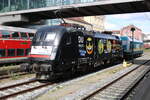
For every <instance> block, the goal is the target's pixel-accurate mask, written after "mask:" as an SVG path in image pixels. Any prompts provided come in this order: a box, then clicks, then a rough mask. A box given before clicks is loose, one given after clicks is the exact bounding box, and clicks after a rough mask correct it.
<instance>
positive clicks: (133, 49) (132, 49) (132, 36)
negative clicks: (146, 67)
mask: <svg viewBox="0 0 150 100" xmlns="http://www.w3.org/2000/svg"><path fill="white" fill-rule="evenodd" d="M133 54H134V32H133V31H132V63H134V58H133Z"/></svg>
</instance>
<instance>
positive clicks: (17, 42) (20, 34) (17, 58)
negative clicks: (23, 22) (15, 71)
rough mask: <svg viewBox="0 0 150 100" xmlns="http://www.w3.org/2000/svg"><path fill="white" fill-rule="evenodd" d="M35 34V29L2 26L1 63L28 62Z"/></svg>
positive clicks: (0, 29) (0, 28)
mask: <svg viewBox="0 0 150 100" xmlns="http://www.w3.org/2000/svg"><path fill="white" fill-rule="evenodd" d="M35 32H36V30H33V29H27V28H17V27H8V26H0V63H1V64H4V63H12V62H22V61H25V60H27V59H28V57H27V56H28V53H29V52H30V45H31V40H32V38H33V36H34V34H35Z"/></svg>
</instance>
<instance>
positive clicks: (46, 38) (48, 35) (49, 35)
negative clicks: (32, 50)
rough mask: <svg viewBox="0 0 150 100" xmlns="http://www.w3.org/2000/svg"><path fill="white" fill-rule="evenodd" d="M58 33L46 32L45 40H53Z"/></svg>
mask: <svg viewBox="0 0 150 100" xmlns="http://www.w3.org/2000/svg"><path fill="white" fill-rule="evenodd" d="M55 36H56V33H53V32H50V33H47V34H46V37H45V41H53V40H54V39H55Z"/></svg>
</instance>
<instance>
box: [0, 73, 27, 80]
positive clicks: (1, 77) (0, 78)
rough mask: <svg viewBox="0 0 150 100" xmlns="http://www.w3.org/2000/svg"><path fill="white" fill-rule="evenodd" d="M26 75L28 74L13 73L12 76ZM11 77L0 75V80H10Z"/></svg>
mask: <svg viewBox="0 0 150 100" xmlns="http://www.w3.org/2000/svg"><path fill="white" fill-rule="evenodd" d="M27 74H29V73H27V72H22V73H15V74H14V75H15V76H22V75H27ZM12 76H13V75H2V76H0V80H2V79H7V78H11V77H12Z"/></svg>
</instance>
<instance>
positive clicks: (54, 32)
mask: <svg viewBox="0 0 150 100" xmlns="http://www.w3.org/2000/svg"><path fill="white" fill-rule="evenodd" d="M122 57H123V50H122V45H121V40H120V38H119V37H118V36H113V35H109V34H102V33H100V32H93V31H86V30H84V29H79V28H74V27H65V26H60V25H58V26H48V27H43V28H41V29H39V30H38V31H37V33H36V35H35V37H34V38H33V41H32V47H31V54H30V57H29V62H28V63H26V64H22V66H23V67H26V68H27V69H28V70H31V69H33V70H34V71H35V72H36V78H37V79H53V78H55V77H56V76H59V75H63V74H64V73H68V72H72V73H74V72H76V71H88V70H92V69H93V68H95V67H99V66H100V65H103V64H106V63H111V62H114V61H115V60H121V59H122Z"/></svg>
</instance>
